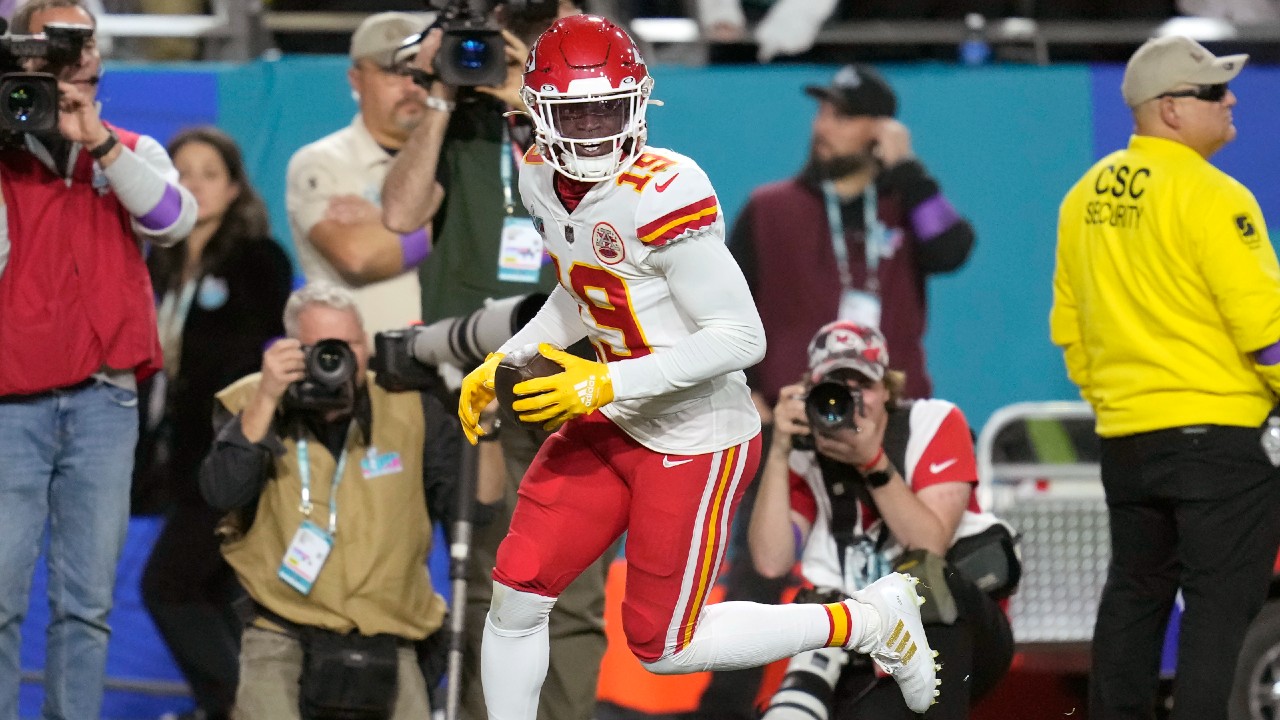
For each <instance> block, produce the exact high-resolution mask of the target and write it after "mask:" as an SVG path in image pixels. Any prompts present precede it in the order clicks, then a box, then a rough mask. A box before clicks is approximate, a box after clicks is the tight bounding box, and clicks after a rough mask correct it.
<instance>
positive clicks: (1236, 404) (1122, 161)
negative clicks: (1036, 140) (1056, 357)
mask: <svg viewBox="0 0 1280 720" xmlns="http://www.w3.org/2000/svg"><path fill="white" fill-rule="evenodd" d="M1050 330H1051V335H1052V338H1053V342H1054V344H1056V345H1058V346H1060V347H1061V348H1062V349H1063V351H1064V353H1065V356H1066V364H1067V373H1068V375H1069V376H1070V377H1071V380H1072V381H1073V382H1075V383H1076V384H1077V385H1079V386H1080V391H1081V394H1082V395H1083V396H1084V398H1085V399H1086V400H1088V401H1089V402H1090V403H1091V404H1092V405H1093V407H1094V410H1095V411H1096V413H1097V416H1098V434H1099V435H1101V436H1103V437H1115V436H1120V435H1129V434H1132V433H1138V432H1146V431H1150V430H1159V429H1163V428H1170V427H1180V426H1184V425H1196V424H1216V425H1236V426H1254V425H1258V424H1260V423H1261V422H1262V419H1263V418H1264V417H1265V416H1266V414H1267V411H1268V410H1269V409H1270V408H1271V407H1272V405H1273V404H1274V403H1275V394H1274V392H1275V389H1276V388H1280V365H1271V366H1264V365H1258V364H1257V363H1255V361H1254V359H1253V357H1252V355H1251V353H1253V352H1254V351H1257V350H1260V349H1263V348H1267V347H1268V346H1271V345H1273V344H1275V343H1277V341H1280V267H1277V263H1276V254H1275V251H1274V250H1273V249H1272V247H1271V242H1270V240H1268V238H1267V227H1266V224H1265V223H1264V221H1263V218H1262V211H1261V210H1260V209H1259V207H1258V203H1257V201H1256V200H1255V199H1254V197H1253V194H1252V193H1250V192H1249V190H1248V189H1247V188H1245V187H1244V186H1243V185H1241V184H1240V183H1239V182H1237V181H1236V180H1234V179H1232V178H1231V177H1230V176H1228V175H1227V174H1226V173H1223V172H1222V171H1220V170H1218V169H1217V168H1215V167H1213V166H1212V165H1211V164H1209V162H1208V161H1206V160H1205V159H1204V158H1202V157H1201V156H1200V155H1199V154H1197V153H1196V152H1195V151H1194V150H1192V149H1190V148H1189V147H1187V146H1185V145H1183V144H1181V143H1177V142H1174V141H1171V140H1165V139H1162V138H1155V137H1148V136H1140V135H1135V136H1133V137H1132V138H1131V139H1130V141H1129V147H1128V148H1127V149H1124V150H1120V151H1117V152H1114V153H1112V154H1110V155H1108V156H1107V157H1105V158H1103V159H1102V160H1101V161H1099V162H1098V163H1097V164H1096V165H1094V166H1093V167H1092V168H1090V169H1089V171H1088V172H1087V173H1085V175H1084V177H1082V178H1081V179H1080V180H1079V182H1077V183H1076V184H1075V186H1074V187H1072V188H1071V190H1070V191H1069V192H1068V193H1067V196H1066V198H1065V199H1064V200H1063V202H1062V207H1061V210H1060V212H1059V217H1058V250H1057V268H1056V270H1055V273H1054V279H1053V310H1052V311H1051V313H1050Z"/></svg>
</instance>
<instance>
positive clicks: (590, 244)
mask: <svg viewBox="0 0 1280 720" xmlns="http://www.w3.org/2000/svg"><path fill="white" fill-rule="evenodd" d="M555 174H556V171H555V169H554V168H553V167H552V166H551V165H550V164H548V163H545V162H544V161H543V160H542V158H541V157H540V156H538V154H537V152H536V150H531V151H530V152H529V153H528V154H527V155H526V156H525V163H524V166H523V168H522V170H521V173H520V195H521V197H522V198H523V200H524V202H525V204H526V205H527V206H528V210H529V215H530V216H531V217H532V218H533V222H534V226H535V228H536V229H537V230H538V232H539V234H541V235H542V237H543V241H544V243H545V247H546V250H547V252H548V253H549V254H550V256H551V258H552V260H553V261H554V263H555V266H556V271H557V278H558V280H559V283H560V286H561V287H560V288H557V290H556V293H553V296H552V301H549V302H548V306H552V307H554V306H555V305H556V304H557V302H560V303H563V305H564V306H567V307H572V306H570V305H569V304H568V302H567V301H566V300H564V299H563V297H561V298H559V300H557V297H556V295H557V294H559V293H561V292H562V291H563V292H565V293H567V294H568V295H569V296H571V297H572V299H573V301H574V303H576V310H577V313H576V314H577V316H578V318H577V322H576V323H575V324H580V325H581V326H582V328H579V329H578V333H577V337H581V336H582V330H585V334H586V336H587V337H588V338H589V339H590V340H591V342H592V344H594V345H595V348H596V353H597V355H598V356H599V358H600V360H601V361H603V362H608V363H609V371H610V377H611V379H612V381H613V386H614V397H615V399H614V402H612V403H610V404H608V405H605V406H604V407H603V408H601V412H603V413H604V414H605V415H606V416H607V417H609V419H611V420H612V421H613V422H615V423H616V424H617V425H618V426H619V427H621V428H622V429H623V430H624V431H626V432H627V433H628V434H629V435H631V436H632V437H633V438H635V439H636V440H637V441H638V442H640V443H641V444H643V445H645V446H646V447H648V448H650V449H652V450H655V451H657V452H662V453H671V454H686V455H691V454H697V453H704V452H714V451H717V450H722V449H724V448H726V447H730V446H733V445H737V444H739V443H741V442H744V441H746V440H748V439H750V438H751V437H752V436H754V435H755V434H757V433H758V432H759V431H760V417H759V415H758V413H757V412H756V410H755V406H754V405H753V404H752V402H751V397H750V392H749V391H748V389H747V385H746V378H745V376H744V375H743V373H742V369H743V368H745V367H747V366H749V365H750V364H752V363H754V362H756V361H758V360H759V356H760V355H762V354H763V351H764V338H763V330H762V329H761V328H760V320H759V315H758V314H757V313H756V310H755V305H754V304H753V302H752V300H751V296H750V291H749V290H748V289H747V286H746V282H745V280H743V279H742V272H741V270H740V269H739V268H738V266H737V264H736V263H735V262H734V261H733V258H732V256H731V255H730V254H729V252H728V250H727V249H726V248H725V247H724V219H723V217H722V215H721V212H720V206H719V202H718V200H717V198H716V194H715V191H714V189H712V187H711V182H710V180H708V178H707V176H706V173H704V172H703V171H702V169H701V168H700V167H698V165H697V164H696V163H695V162H694V161H693V160H691V159H690V158H687V157H685V156H683V155H680V154H677V153H674V152H671V151H670V150H664V149H660V148H649V147H646V148H645V152H644V153H643V154H641V155H640V157H639V158H637V160H636V161H635V163H634V164H633V165H632V166H631V168H630V169H629V170H628V171H627V172H625V173H623V174H622V175H621V176H619V177H618V178H617V179H615V180H611V181H606V182H600V183H597V184H596V185H595V186H594V187H592V188H591V190H590V191H589V192H588V193H587V194H586V196H585V197H583V199H582V201H581V202H580V203H579V205H578V206H577V208H575V210H574V211H573V212H572V213H570V212H569V211H568V210H566V209H565V207H564V204H563V203H562V202H561V201H560V198H559V197H558V196H557V195H556V191H555V187H554V179H555ZM677 243H679V244H680V245H681V246H682V247H681V249H680V250H674V249H673V245H675V244H677ZM686 247H687V248H688V249H687V250H686V249H685V248H686ZM677 258H678V259H679V261H680V262H679V264H678V266H677V267H672V266H673V265H675V264H676V263H675V261H676V260H677ZM690 262H697V263H699V264H703V263H711V264H714V265H716V266H714V267H709V266H704V267H692V268H691V267H688V265H689V263H690ZM712 306H715V307H712ZM544 311H545V312H547V313H549V314H554V313H555V312H556V311H555V310H554V309H547V308H544ZM700 331H702V332H700ZM695 334H698V335H699V337H698V338H697V339H692V337H693V336H694V335H695ZM546 339H547V338H545V337H527V336H526V333H524V332H522V333H520V334H518V335H517V336H516V338H513V340H514V341H516V342H513V343H511V345H512V346H518V345H519V344H520V343H523V342H526V341H537V340H546ZM557 339H559V340H570V339H573V340H576V339H577V338H575V337H570V336H565V337H561V338H557ZM664 354H665V355H664ZM658 356H663V357H661V358H659V357H658Z"/></svg>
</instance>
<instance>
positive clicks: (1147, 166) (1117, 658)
mask: <svg viewBox="0 0 1280 720" xmlns="http://www.w3.org/2000/svg"><path fill="white" fill-rule="evenodd" d="M1247 59H1248V57H1247V56H1246V55H1231V56H1227V57H1221V58H1219V57H1215V56H1214V55H1213V54H1212V53H1210V52H1209V51H1208V50H1206V49H1205V48H1204V47H1202V46H1200V45H1199V44H1198V43H1196V42H1195V41H1193V40H1190V39H1188V38H1185V37H1176V36H1169V37H1162V38H1158V39H1155V40H1151V41H1148V42H1147V43H1146V44H1144V45H1143V46H1142V47H1141V48H1139V49H1138V51H1137V52H1135V53H1134V55H1133V57H1132V58H1130V60H1129V63H1128V66H1127V67H1126V69H1125V74H1124V80H1123V82H1122V84H1121V92H1122V94H1123V95H1124V99H1125V103H1126V104H1127V105H1128V106H1129V107H1130V108H1131V109H1132V111H1133V116H1134V121H1135V125H1136V131H1135V134H1134V135H1133V137H1132V138H1131V139H1130V141H1129V147H1128V148H1127V149H1124V150H1120V151H1118V152H1115V153H1112V154H1111V155H1108V156H1107V157H1105V158H1103V159H1102V160H1101V161H1099V162H1098V163H1097V164H1096V165H1094V166H1093V167H1092V168H1090V170H1089V171H1088V172H1087V173H1085V175H1084V177H1082V178H1081V179H1080V180H1079V182H1077V183H1076V184H1075V186H1074V187H1072V188H1071V190H1070V192H1068V193H1067V196H1066V198H1065V200H1063V203H1062V208H1061V212H1060V215H1059V220H1058V251H1057V270H1056V272H1055V276H1054V285H1053V290H1054V303H1053V310H1052V313H1051V317H1050V324H1051V329H1052V336H1053V342H1054V343H1055V344H1057V345H1058V346H1060V347H1061V348H1062V349H1063V352H1064V353H1065V355H1066V364H1067V372H1068V374H1069V375H1070V377H1071V379H1072V380H1073V381H1074V382H1075V383H1076V384H1077V385H1079V386H1080V391H1081V394H1082V395H1083V396H1084V398H1085V399H1086V400H1088V401H1089V402H1090V403H1091V404H1092V405H1093V407H1094V410H1095V412H1096V413H1097V417H1098V422H1097V432H1098V435H1099V436H1101V438H1102V483H1103V487H1104V489H1105V491H1106V497H1107V506H1108V511H1109V514H1110V521H1111V567H1110V570H1109V573H1108V576H1107V584H1106V587H1105V589H1104V590H1103V595H1102V602H1101V605H1100V607H1099V609H1098V620H1097V625H1096V627H1095V628H1094V638H1093V671H1092V674H1091V676H1090V691H1089V717H1091V718H1094V719H1095V720H1110V719H1111V718H1145V717H1150V715H1151V712H1152V707H1153V706H1154V702H1155V690H1156V684H1157V672H1158V669H1159V666H1160V651H1161V646H1162V641H1163V639H1164V629H1165V622H1166V621H1167V619H1168V617H1169V610H1170V608H1171V607H1172V605H1173V601H1174V597H1175V594H1176V593H1177V591H1178V589H1179V587H1181V589H1182V592H1183V597H1184V599H1185V609H1184V612H1183V616H1182V629H1181V632H1182V638H1181V642H1180V645H1179V648H1178V650H1179V653H1178V655H1179V656H1178V668H1177V679H1178V681H1177V684H1176V686H1175V688H1174V709H1173V715H1172V717H1173V718H1174V720H1184V719H1189V718H1196V719H1197V720H1209V719H1215V718H1222V719H1225V718H1226V717H1227V698H1228V695H1229V693H1230V690H1231V683H1232V677H1233V672H1232V671H1233V669H1234V668H1235V665H1236V657H1237V655H1238V654H1239V652H1240V647H1241V644H1242V642H1243V640H1244V635H1245V630H1246V628H1247V627H1248V625H1249V622H1250V621H1251V620H1252V619H1253V617H1254V616H1255V615H1256V614H1257V612H1258V611H1259V609H1260V608H1261V606H1262V603H1263V601H1264V599H1265V597H1266V593H1267V585H1268V583H1269V581H1270V579H1271V566H1272V561H1273V560H1274V558H1275V555H1276V547H1277V543H1278V542H1280V532H1278V531H1277V528H1278V527H1280V523H1277V518H1278V517H1280V515H1278V514H1277V504H1278V503H1280V478H1278V477H1277V472H1276V468H1275V464H1277V463H1280V457H1277V458H1271V459H1270V461H1269V460H1268V457H1267V455H1266V454H1265V453H1264V450H1263V447H1262V445H1261V443H1260V442H1259V440H1260V432H1259V429H1258V428H1259V425H1261V424H1262V423H1263V422H1264V420H1265V418H1266V417H1267V414H1268V412H1269V411H1270V410H1271V408H1272V406H1274V405H1275V404H1276V393H1277V389H1280V342H1278V341H1280V266H1277V262H1276V255H1275V252H1274V250H1273V249H1272V247H1271V243H1270V242H1269V241H1268V239H1267V226H1266V223H1265V222H1264V221H1263V218H1262V212H1261V210H1260V209H1259V208H1258V203H1257V201H1256V200H1255V199H1254V197H1253V194H1252V193H1251V192H1249V190H1248V189H1246V188H1245V187H1244V186H1243V185H1241V184H1240V183H1239V182H1238V181H1236V180H1234V179H1233V178H1231V177H1230V176H1228V175H1227V174H1226V173H1223V172H1222V171H1221V170H1218V169H1217V168H1215V167H1214V166H1212V165H1210V164H1209V161H1208V159H1209V158H1210V157H1211V156H1213V154H1214V153H1216V152H1217V151H1218V150H1219V149H1221V148H1222V147H1223V146H1224V145H1226V144H1227V143H1228V142H1230V141H1231V140H1233V139H1235V136H1236V128H1235V126H1234V125H1233V124H1232V115H1231V113H1232V108H1234V107H1235V105H1236V96H1235V94H1233V93H1232V92H1231V90H1230V89H1229V88H1228V87H1227V83H1228V82H1229V81H1230V80H1232V79H1233V78H1235V76H1236V75H1237V74H1239V72H1240V70H1241V68H1243V67H1244V63H1245V61H1246V60H1247Z"/></svg>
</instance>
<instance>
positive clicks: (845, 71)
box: [804, 65, 898, 117]
mask: <svg viewBox="0 0 1280 720" xmlns="http://www.w3.org/2000/svg"><path fill="white" fill-rule="evenodd" d="M804 91H805V94H807V95H809V96H811V97H815V98H817V99H819V100H826V101H828V102H830V103H831V104H832V105H835V106H836V109H837V110H839V111H840V112H842V113H844V114H845V115H870V116H873V117H893V116H894V115H896V114H898V96H897V95H895V94H894V92H893V88H892V87H889V82H888V81H887V80H885V79H884V76H882V75H881V74H880V73H878V72H876V69H875V68H873V67H870V66H868V65H845V66H844V67H842V68H840V70H839V72H837V73H836V76H835V77H834V78H832V79H831V84H830V85H828V86H826V87H821V86H818V85H809V86H808V87H806V88H805V89H804Z"/></svg>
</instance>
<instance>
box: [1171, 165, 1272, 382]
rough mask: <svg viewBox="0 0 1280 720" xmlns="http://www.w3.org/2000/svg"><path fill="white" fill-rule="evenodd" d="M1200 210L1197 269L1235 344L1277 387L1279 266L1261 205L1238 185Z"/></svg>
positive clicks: (1193, 237) (1194, 239)
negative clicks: (1202, 276) (1268, 235)
mask: <svg viewBox="0 0 1280 720" xmlns="http://www.w3.org/2000/svg"><path fill="white" fill-rule="evenodd" d="M1233 183H1234V181H1233ZM1206 210H1207V211H1206V212H1205V214H1204V215H1203V216H1202V218H1203V223H1204V225H1203V228H1204V229H1203V231H1202V232H1201V234H1199V235H1193V236H1192V242H1193V243H1194V244H1195V245H1194V251H1195V254H1196V260H1197V262H1198V263H1199V266H1200V271H1201V272H1202V273H1203V275H1204V279H1205V282H1206V283H1207V284H1208V286H1209V291H1210V292H1211V293H1212V294H1213V296H1214V298H1215V300H1216V301H1217V305H1218V311H1219V312H1220V313H1221V314H1222V317H1223V319H1224V320H1225V321H1226V324H1227V329H1228V331H1229V332H1230V333H1231V336H1232V338H1234V339H1235V343H1236V347H1237V348H1239V349H1240V350H1241V351H1242V352H1245V353H1251V354H1254V358H1255V367H1256V368H1257V370H1258V371H1259V372H1260V373H1261V374H1262V376H1263V377H1264V378H1265V379H1266V381H1267V384H1268V385H1270V386H1271V388H1272V389H1273V390H1276V391H1280V346H1278V343H1280V266H1277V262H1276V253H1275V249H1274V248H1272V246H1271V241H1270V240H1269V239H1268V237H1267V226H1266V222H1265V220H1264V219H1263V217H1262V210H1261V209H1260V208H1259V207H1258V202H1257V200H1255V199H1254V197H1253V193H1251V192H1249V191H1248V190H1247V189H1246V188H1245V187H1244V186H1242V185H1239V184H1233V185H1232V186H1230V187H1229V188H1227V189H1226V190H1224V191H1222V192H1220V193H1218V194H1217V196H1216V197H1215V200H1214V201H1213V202H1212V203H1210V204H1208V207H1207V208H1206ZM1260 351H1261V352H1260Z"/></svg>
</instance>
